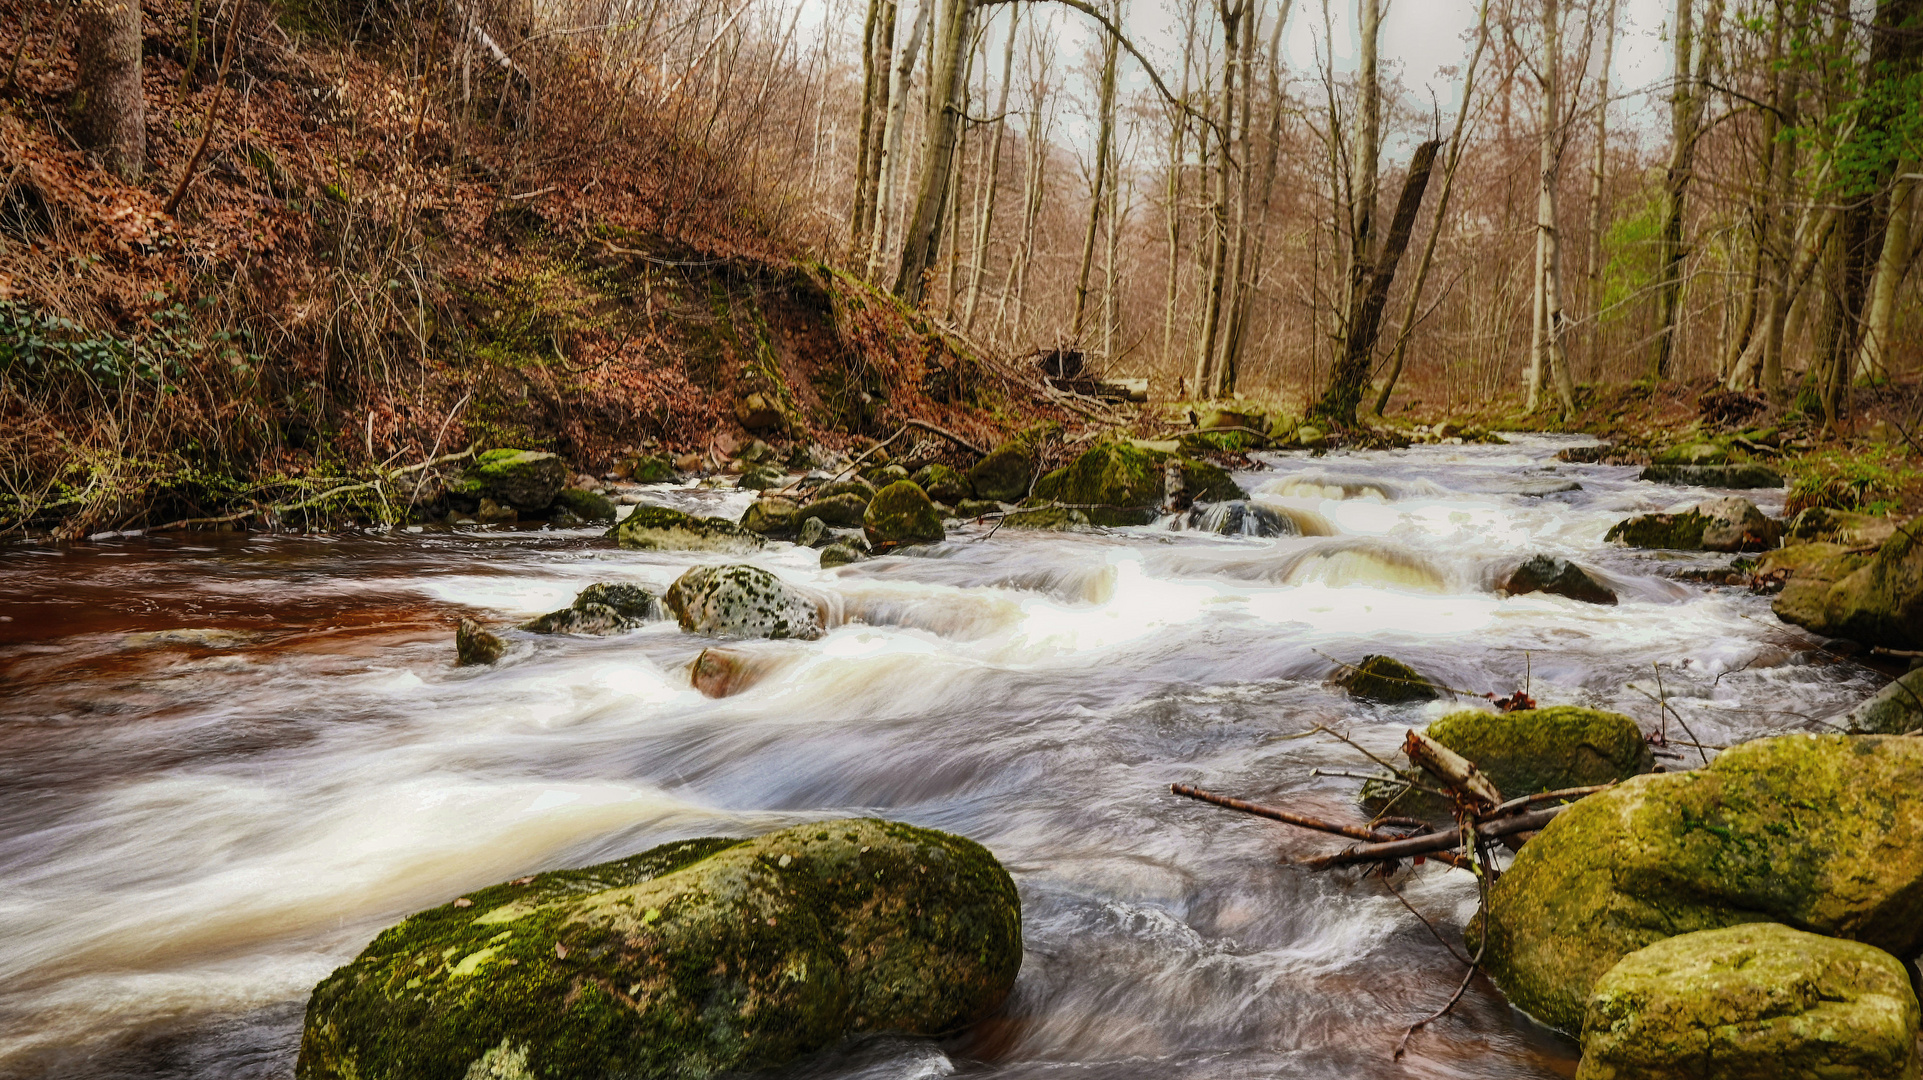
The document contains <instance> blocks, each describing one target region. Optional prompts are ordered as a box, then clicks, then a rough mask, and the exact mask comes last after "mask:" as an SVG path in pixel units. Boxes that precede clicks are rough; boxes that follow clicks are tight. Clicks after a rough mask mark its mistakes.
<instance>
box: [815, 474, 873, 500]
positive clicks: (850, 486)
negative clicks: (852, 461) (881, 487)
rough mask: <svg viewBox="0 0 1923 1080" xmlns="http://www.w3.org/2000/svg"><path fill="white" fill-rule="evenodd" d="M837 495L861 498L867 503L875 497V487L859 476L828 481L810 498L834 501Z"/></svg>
mask: <svg viewBox="0 0 1923 1080" xmlns="http://www.w3.org/2000/svg"><path fill="white" fill-rule="evenodd" d="M837 495H855V496H858V497H860V499H861V501H862V502H867V501H868V500H869V499H872V498H874V497H875V485H873V484H871V483H869V482H868V481H866V480H863V479H862V478H861V477H859V476H849V477H844V478H842V479H840V480H830V481H828V482H827V483H825V484H823V485H821V486H820V487H818V488H816V489H815V490H814V491H812V492H810V493H809V498H811V499H832V498H834V497H835V496H837Z"/></svg>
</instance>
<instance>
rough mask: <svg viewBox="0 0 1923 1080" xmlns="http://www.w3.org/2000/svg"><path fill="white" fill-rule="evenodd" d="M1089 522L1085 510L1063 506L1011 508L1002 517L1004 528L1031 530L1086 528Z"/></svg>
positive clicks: (1059, 530)
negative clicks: (1027, 508)
mask: <svg viewBox="0 0 1923 1080" xmlns="http://www.w3.org/2000/svg"><path fill="white" fill-rule="evenodd" d="M1089 524H1090V522H1089V519H1088V515H1087V514H1086V513H1084V512H1083V511H1080V510H1072V509H1069V508H1067V507H1061V506H1043V507H1037V508H1035V509H1030V510H1011V511H1009V512H1008V513H1007V514H1004V515H1003V516H1002V519H1001V526H1002V528H1004V529H1027V530H1029V531H1031V532H1067V531H1069V530H1070V529H1079V528H1086V527H1088V526H1089Z"/></svg>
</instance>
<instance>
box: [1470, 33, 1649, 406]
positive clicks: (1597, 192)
mask: <svg viewBox="0 0 1923 1080" xmlns="http://www.w3.org/2000/svg"><path fill="white" fill-rule="evenodd" d="M1615 59H1616V0H1609V8H1608V13H1607V14H1606V15H1604V16H1603V55H1602V71H1601V72H1600V73H1598V74H1597V76H1596V134H1595V140H1596V145H1595V147H1594V152H1595V157H1594V159H1593V161H1592V162H1591V164H1590V167H1589V253H1588V254H1589V258H1588V260H1587V262H1588V265H1587V266H1585V267H1584V268H1583V270H1584V273H1583V280H1584V282H1585V284H1586V286H1587V291H1588V293H1589V295H1588V297H1587V298H1586V299H1587V300H1588V305H1587V306H1588V308H1589V375H1590V377H1591V378H1600V377H1601V375H1602V348H1603V345H1602V316H1603V312H1602V300H1603V230H1604V229H1605V228H1607V227H1608V224H1609V222H1608V211H1609V205H1608V185H1607V184H1606V182H1605V181H1606V180H1607V175H1606V172H1605V170H1606V169H1607V168H1608V166H1609V69H1610V67H1611V66H1612V65H1613V64H1614V62H1615ZM1444 190H1447V188H1446V186H1445V188H1444Z"/></svg>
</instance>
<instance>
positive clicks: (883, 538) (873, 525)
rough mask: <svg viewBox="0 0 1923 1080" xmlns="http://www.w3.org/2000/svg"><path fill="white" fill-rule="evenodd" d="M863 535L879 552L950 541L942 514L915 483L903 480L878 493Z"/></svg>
mask: <svg viewBox="0 0 1923 1080" xmlns="http://www.w3.org/2000/svg"><path fill="white" fill-rule="evenodd" d="M861 525H862V532H863V533H864V534H865V535H866V536H867V537H868V543H869V544H870V545H871V546H872V547H873V548H874V549H875V550H876V551H887V550H888V549H889V548H893V547H900V546H901V545H903V544H933V543H939V542H940V541H942V540H944V539H946V538H947V536H948V533H947V530H945V529H943V528H942V524H941V512H940V511H939V510H936V509H935V504H934V503H933V502H931V501H930V500H929V498H928V494H927V493H926V492H924V491H922V489H920V488H918V487H916V486H915V485H914V483H913V482H912V481H908V480H900V481H897V482H895V483H893V484H889V485H888V486H887V487H885V488H882V489H881V490H880V491H878V492H876V493H875V498H874V501H873V502H870V503H869V504H868V509H867V511H866V513H865V514H864V515H863V517H862V522H861Z"/></svg>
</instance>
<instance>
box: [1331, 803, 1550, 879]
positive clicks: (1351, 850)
mask: <svg viewBox="0 0 1923 1080" xmlns="http://www.w3.org/2000/svg"><path fill="white" fill-rule="evenodd" d="M1565 809H1567V805H1564V806H1551V807H1549V808H1547V809H1544V810H1533V811H1530V812H1529V813H1527V814H1511V815H1510V816H1508V817H1505V818H1498V819H1496V820H1495V821H1485V822H1482V823H1481V824H1479V825H1477V826H1476V827H1475V834H1476V836H1477V837H1479V838H1480V839H1483V840H1499V839H1501V838H1502V837H1505V836H1513V835H1515V834H1516V833H1522V832H1535V831H1537V830H1539V829H1541V828H1542V827H1543V826H1544V825H1547V824H1549V823H1550V822H1552V821H1554V820H1556V815H1558V814H1560V813H1562V812H1563V811H1564V810H1565ZM1461 842H1462V837H1461V836H1459V835H1458V834H1456V833H1454V832H1437V833H1427V834H1424V835H1422V836H1411V837H1409V838H1407V839H1404V840H1392V841H1390V842H1388V843H1385V844H1364V845H1362V846H1361V847H1347V848H1343V849H1342V850H1341V851H1338V852H1336V853H1335V854H1333V855H1321V856H1318V857H1316V858H1313V859H1305V860H1303V861H1302V863H1301V864H1300V865H1303V866H1306V867H1308V868H1309V869H1311V870H1327V869H1330V868H1331V867H1336V866H1348V865H1351V864H1353V863H1361V862H1388V861H1390V860H1393V859H1406V858H1409V857H1410V856H1413V855H1431V854H1434V853H1435V852H1438V851H1447V850H1449V849H1451V848H1453V847H1455V846H1456V845H1457V844H1460V843H1461Z"/></svg>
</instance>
